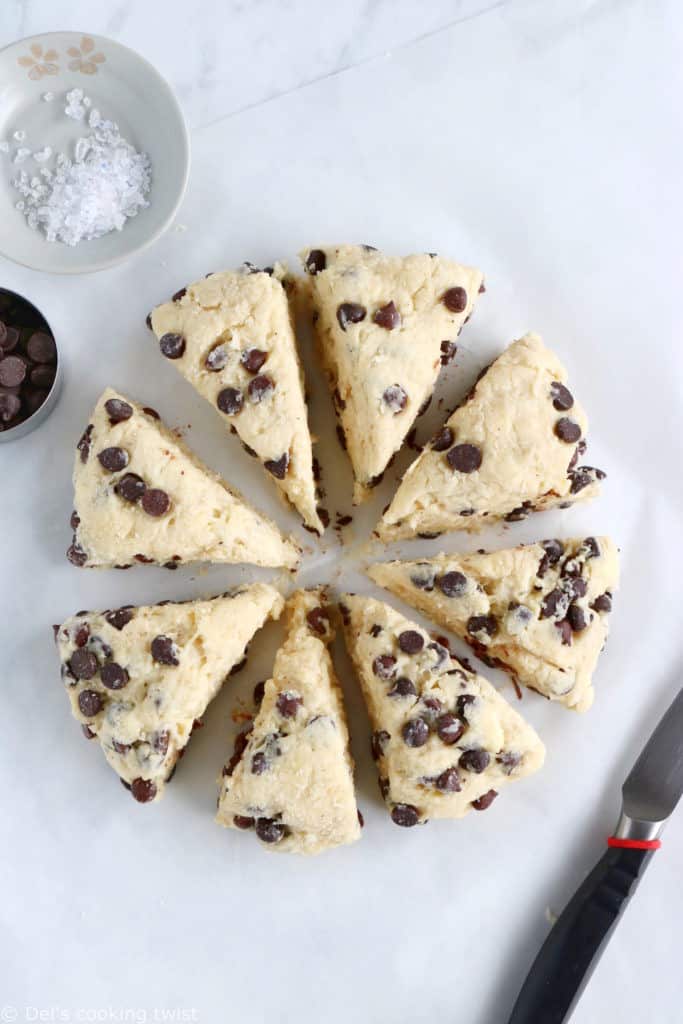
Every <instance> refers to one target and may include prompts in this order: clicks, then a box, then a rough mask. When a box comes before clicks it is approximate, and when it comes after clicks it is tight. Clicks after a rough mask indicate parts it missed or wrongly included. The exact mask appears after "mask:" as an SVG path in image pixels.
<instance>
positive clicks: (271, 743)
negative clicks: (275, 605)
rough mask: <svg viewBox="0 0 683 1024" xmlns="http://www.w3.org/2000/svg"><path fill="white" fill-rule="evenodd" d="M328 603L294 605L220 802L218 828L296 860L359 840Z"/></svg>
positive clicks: (305, 597)
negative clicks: (250, 836)
mask: <svg viewBox="0 0 683 1024" xmlns="http://www.w3.org/2000/svg"><path fill="white" fill-rule="evenodd" d="M324 602H325V596H324V592H323V591H321V590H309V591H307V590H300V591H297V592H296V593H295V594H294V595H293V596H292V597H291V598H290V599H289V600H288V602H287V605H286V612H285V615H286V629H287V636H286V639H285V642H284V644H283V645H282V647H281V648H280V650H279V651H278V653H277V656H276V658H275V665H274V668H273V678H272V679H269V680H268V681H267V682H266V683H265V685H263V684H261V685H260V686H259V687H258V688H257V691H261V692H258V693H257V698H258V699H259V701H260V704H259V708H258V711H257V714H256V719H255V721H254V723H253V727H252V728H251V729H250V730H248V731H247V732H243V733H240V734H239V736H238V737H237V742H236V743H235V753H234V754H233V757H232V758H231V760H230V761H229V762H228V764H227V765H226V767H225V769H224V771H223V777H222V780H221V792H220V797H219V801H218V814H217V816H216V821H217V822H218V823H219V824H221V825H227V826H229V827H231V828H239V829H250V830H254V831H255V834H256V836H257V837H258V838H259V839H260V840H261V841H262V842H263V843H265V844H267V845H268V846H269V847H270V848H271V849H274V850H281V851H286V852H290V853H306V854H308V853H320V852H322V851H323V850H327V849H330V848H331V847H333V846H341V845H343V844H345V843H352V842H354V841H355V840H356V839H358V838H359V836H360V824H359V819H358V809H357V807H356V798H355V795H354V789H353V761H352V759H351V754H350V751H349V733H348V729H347V725H346V715H345V713H344V705H343V702H342V694H341V688H340V686H339V683H338V682H337V678H336V676H335V673H334V668H333V665H332V659H331V658H330V654H329V651H328V650H327V645H328V644H329V643H330V642H331V640H332V638H333V636H334V633H333V630H332V627H331V625H330V617H329V612H328V610H327V609H326V607H325V603H324Z"/></svg>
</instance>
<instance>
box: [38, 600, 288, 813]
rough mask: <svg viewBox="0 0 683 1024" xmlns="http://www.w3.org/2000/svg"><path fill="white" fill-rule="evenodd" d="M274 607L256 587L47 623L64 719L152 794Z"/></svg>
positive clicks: (144, 795) (123, 775)
mask: <svg viewBox="0 0 683 1024" xmlns="http://www.w3.org/2000/svg"><path fill="white" fill-rule="evenodd" d="M283 603H284V602H283V600H282V596H281V595H280V594H279V593H278V591H277V590H275V588H274V587H271V586H268V585H267V584H264V583H256V584H254V585H253V586H251V587H246V588H245V589H243V590H240V591H236V592H234V593H233V594H223V595H221V596H219V597H214V598H212V599H210V600H207V601H186V602H184V603H178V604H176V603H174V602H162V603H161V604H158V605H151V606H148V607H139V608H134V607H133V606H132V605H129V606H126V607H123V608H116V609H114V610H111V611H105V612H79V613H78V615H74V616H72V617H71V618H69V619H67V620H66V622H64V623H63V624H62V625H61V626H55V639H56V642H57V647H58V650H59V657H60V659H61V662H62V678H63V680H64V683H65V685H66V689H67V693H68V695H69V700H70V701H71V709H72V711H73V714H74V717H75V718H76V719H77V720H78V721H79V722H80V723H81V727H82V729H83V733H84V735H85V736H86V738H87V739H98V740H99V742H100V746H101V747H102V750H103V752H104V755H105V757H106V758H107V761H108V762H109V764H110V765H111V767H112V768H113V769H114V771H115V772H116V773H117V774H118V775H119V777H120V779H121V781H122V782H123V784H124V786H125V787H126V789H128V790H130V792H131V793H132V795H133V796H134V797H135V799H136V800H138V801H140V803H149V802H150V801H152V800H156V799H158V798H159V797H160V796H161V795H162V792H163V789H164V786H165V784H166V783H167V782H168V781H169V778H170V777H171V775H172V774H173V771H174V769H175V766H176V763H177V761H178V758H179V757H181V756H182V753H183V751H184V749H185V746H186V745H187V743H188V741H189V739H190V736H191V735H192V730H193V727H194V725H195V723H196V722H197V721H198V720H199V719H201V716H202V715H203V713H204V711H205V709H206V706H207V704H209V702H210V701H212V700H213V698H214V697H215V696H216V694H217V693H218V691H219V690H220V688H221V686H222V685H223V683H224V682H225V680H226V678H227V676H228V675H229V673H230V671H231V670H232V669H234V668H236V667H237V666H238V665H239V664H240V662H241V661H243V659H244V657H245V655H246V648H247V646H248V644H249V641H250V640H251V639H252V637H253V636H254V633H256V631H257V630H258V629H260V628H261V626H262V625H263V624H264V622H266V620H267V619H269V618H275V619H277V618H278V617H279V615H280V613H281V611H282V607H283Z"/></svg>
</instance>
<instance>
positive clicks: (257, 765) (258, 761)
mask: <svg viewBox="0 0 683 1024" xmlns="http://www.w3.org/2000/svg"><path fill="white" fill-rule="evenodd" d="M269 767H270V765H269V764H268V760H267V758H266V755H265V754H264V753H263V751H262V750H259V751H257V753H255V754H254V756H253V757H252V759H251V773H252V775H263V773H264V772H265V771H267V770H268V768H269Z"/></svg>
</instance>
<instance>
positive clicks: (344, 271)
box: [301, 245, 483, 504]
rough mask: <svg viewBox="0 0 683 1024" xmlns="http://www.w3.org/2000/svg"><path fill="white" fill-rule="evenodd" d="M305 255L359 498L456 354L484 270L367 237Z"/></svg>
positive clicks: (375, 480) (321, 344) (323, 357)
mask: <svg viewBox="0 0 683 1024" xmlns="http://www.w3.org/2000/svg"><path fill="white" fill-rule="evenodd" d="M301 258H302V261H303V264H304V267H305V268H306V270H307V271H308V273H309V274H310V275H311V277H310V282H309V284H310V290H311V301H312V305H313V308H314V316H315V321H316V325H315V329H316V336H317V340H318V347H319V351H320V356H321V361H322V363H323V367H324V369H325V372H326V375H327V377H328V380H329V384H330V389H331V391H332V393H333V396H334V401H335V406H336V410H337V414H338V416H339V420H340V423H341V427H342V430H343V432H344V438H345V440H346V448H347V450H348V453H349V458H350V460H351V465H352V468H353V474H354V478H355V488H354V496H353V500H354V504H359V503H360V502H361V501H363V500H364V499H365V498H366V497H367V496H368V494H369V492H370V489H371V488H372V487H374V486H375V485H376V484H377V483H379V481H380V479H381V476H382V474H383V473H384V470H385V469H386V467H387V464H388V463H389V460H390V459H391V457H392V455H393V454H394V452H396V451H398V449H399V448H400V447H401V445H402V443H403V440H404V438H405V436H406V434H407V433H408V431H409V430H410V428H411V426H412V424H413V423H414V421H415V418H416V417H417V416H418V414H419V412H420V410H421V408H422V407H423V405H424V404H425V402H428V401H429V399H430V397H431V394H432V391H433V389H434V384H435V383H436V379H437V377H438V375H439V370H440V369H441V365H442V363H445V362H448V361H449V359H451V358H452V356H453V355H454V354H455V344H454V343H455V339H456V338H457V336H458V334H459V333H460V329H461V328H462V325H463V324H464V323H465V321H466V320H467V319H468V317H469V316H470V314H471V313H472V309H473V308H474V304H475V302H476V300H477V296H478V293H479V291H480V290H482V287H483V286H482V280H483V279H482V275H481V273H480V271H478V270H474V269H473V268H471V267H463V266H461V265H460V264H459V263H454V262H453V261H452V260H446V259H441V258H440V257H438V256H430V255H429V254H428V253H422V254H420V255H417V256H406V257H403V258H396V257H391V256H385V255H384V254H383V253H381V252H377V250H375V249H371V248H370V247H369V246H363V245H339V246H330V247H327V248H325V249H309V250H306V251H305V252H304V253H302V254H301Z"/></svg>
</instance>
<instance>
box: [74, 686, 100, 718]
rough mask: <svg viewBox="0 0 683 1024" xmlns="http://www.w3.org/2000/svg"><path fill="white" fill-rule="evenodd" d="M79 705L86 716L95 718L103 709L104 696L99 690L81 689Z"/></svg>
mask: <svg viewBox="0 0 683 1024" xmlns="http://www.w3.org/2000/svg"><path fill="white" fill-rule="evenodd" d="M78 707H79V710H80V712H81V714H82V715H83V716H84V717H85V718H94V717H95V715H96V714H98V712H99V711H101V710H102V698H101V697H100V695H99V693H98V692H97V690H81V692H80V693H79V695H78Z"/></svg>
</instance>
